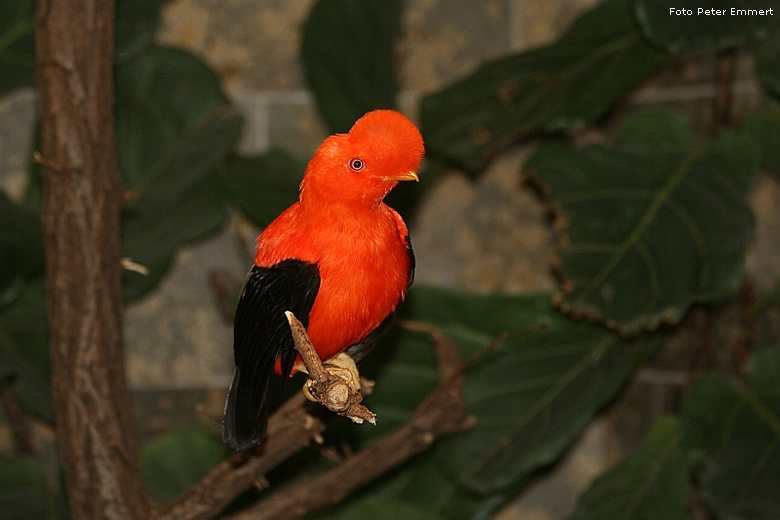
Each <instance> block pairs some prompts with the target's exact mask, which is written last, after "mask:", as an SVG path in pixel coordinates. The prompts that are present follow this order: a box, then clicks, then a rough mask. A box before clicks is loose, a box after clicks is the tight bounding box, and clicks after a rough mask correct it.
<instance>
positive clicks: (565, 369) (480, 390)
mask: <svg viewBox="0 0 780 520" xmlns="http://www.w3.org/2000/svg"><path fill="white" fill-rule="evenodd" d="M550 312H551V313H552V312H554V311H553V310H552V309H550ZM644 355H645V348H644V346H643V345H642V344H641V343H625V342H622V341H621V340H620V339H619V337H618V336H617V334H614V333H611V332H609V331H607V330H605V329H604V328H602V327H596V326H593V325H588V324H585V323H578V322H574V321H571V322H568V323H560V324H554V325H551V326H549V327H547V328H545V329H543V330H541V331H539V332H535V333H532V334H529V335H527V336H525V337H522V338H520V339H513V340H507V341H505V342H504V343H503V344H501V345H500V346H499V347H498V348H497V349H496V351H495V352H494V353H493V354H492V355H489V356H487V357H486V358H485V359H484V360H482V361H481V362H479V363H477V364H476V365H475V366H474V367H472V368H471V369H470V370H469V371H468V373H467V378H466V401H467V406H468V409H469V412H470V413H471V414H473V415H474V417H475V418H476V425H475V427H474V428H473V429H471V430H469V431H467V432H466V433H464V434H462V435H458V436H457V437H451V438H448V439H445V440H444V441H443V442H442V444H441V445H440V446H439V449H438V451H437V453H438V454H439V457H440V458H439V463H440V464H442V465H443V466H445V467H446V468H448V472H449V473H451V474H453V475H457V477H458V479H459V480H460V481H461V482H462V483H463V484H464V485H465V486H466V487H468V488H469V489H472V490H475V491H476V492H478V493H481V494H486V495H487V494H491V493H497V492H501V491H502V490H506V489H509V488H511V487H513V486H516V485H517V484H518V483H520V482H522V481H523V480H525V479H528V477H529V475H530V474H531V473H532V472H534V471H535V470H538V469H539V468H541V467H544V466H546V465H548V464H550V463H552V462H553V461H555V460H556V459H557V458H558V457H560V455H561V453H563V451H564V450H565V449H566V447H567V446H568V445H569V444H570V443H571V442H572V441H573V439H574V438H575V437H576V436H577V435H578V434H579V433H580V432H581V431H582V430H583V429H584V428H585V426H586V425H587V424H588V422H589V421H590V420H591V419H592V418H593V416H594V415H595V413H596V412H597V411H598V410H599V409H600V408H601V407H602V406H604V404H606V403H607V402H609V401H610V400H611V399H612V398H613V397H614V396H615V395H616V393H617V392H618V390H619V389H620V388H621V387H622V386H623V384H624V383H625V381H626V380H627V379H628V377H629V376H630V375H631V373H632V372H633V369H634V368H635V367H636V365H637V364H638V362H639V361H640V360H641V359H642V358H643V357H644Z"/></svg>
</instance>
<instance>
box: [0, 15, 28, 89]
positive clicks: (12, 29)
mask: <svg viewBox="0 0 780 520" xmlns="http://www.w3.org/2000/svg"><path fill="white" fill-rule="evenodd" d="M34 29H35V2H34V0H0V71H2V72H0V96H3V95H4V94H6V93H7V92H8V91H10V90H12V89H15V88H17V87H26V86H32V85H33V84H34V82H35V38H34V35H33V30H34Z"/></svg>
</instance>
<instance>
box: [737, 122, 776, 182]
mask: <svg viewBox="0 0 780 520" xmlns="http://www.w3.org/2000/svg"><path fill="white" fill-rule="evenodd" d="M742 131H743V135H744V136H745V137H748V138H750V139H752V140H753V142H754V143H755V144H756V147H757V148H758V151H759V156H760V164H761V167H762V168H764V169H766V170H768V171H770V172H772V173H774V174H775V175H777V176H778V177H780V147H778V146H777V143H780V109H777V108H775V109H771V110H768V111H766V112H764V113H761V114H749V115H747V116H746V117H745V121H744V122H743V123H742Z"/></svg>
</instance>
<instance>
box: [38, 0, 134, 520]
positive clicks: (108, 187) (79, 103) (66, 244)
mask: <svg viewBox="0 0 780 520" xmlns="http://www.w3.org/2000/svg"><path fill="white" fill-rule="evenodd" d="M114 9H115V7H114V1H113V0H79V1H73V0H39V2H38V5H37V17H36V18H37V19H36V24H37V25H36V61H37V65H36V76H37V78H36V79H37V88H38V100H39V111H40V126H41V155H40V162H41V165H42V166H43V168H42V170H43V173H42V176H43V196H44V207H43V216H42V219H43V229H44V234H45V247H46V276H47V291H48V311H49V321H50V326H51V357H52V365H53V367H52V371H53V375H52V391H53V394H54V395H53V398H54V410H55V421H56V428H57V439H58V448H59V453H60V460H61V463H62V466H63V469H64V472H65V479H66V484H67V487H68V493H69V496H68V499H69V504H70V508H71V512H72V517H73V518H104V519H115V518H116V519H119V518H122V519H134V518H139V519H140V518H148V517H149V501H148V498H147V495H146V493H145V490H144V487H143V482H142V480H141V476H140V475H141V473H140V468H139V462H138V449H137V446H136V440H135V434H134V428H133V425H132V420H131V417H130V407H129V398H128V392H127V387H126V383H125V376H124V363H123V353H122V324H121V309H122V307H121V305H122V299H121V298H122V295H121V290H122V288H121V267H120V258H121V255H120V244H119V236H120V211H121V204H122V182H121V178H120V176H119V172H118V169H117V160H116V150H115V135H114V98H113V96H114V80H113V49H114Z"/></svg>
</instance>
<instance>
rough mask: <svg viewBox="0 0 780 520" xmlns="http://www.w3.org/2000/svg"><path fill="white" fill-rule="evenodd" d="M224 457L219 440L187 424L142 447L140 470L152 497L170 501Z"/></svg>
mask: <svg viewBox="0 0 780 520" xmlns="http://www.w3.org/2000/svg"><path fill="white" fill-rule="evenodd" d="M224 458H225V447H224V446H223V445H222V442H221V441H220V440H219V439H218V438H217V437H215V436H214V435H213V434H212V433H210V432H209V431H208V430H206V429H203V428H190V429H186V430H177V431H172V432H169V433H165V434H163V435H160V436H159V437H157V438H156V439H154V440H153V441H151V442H149V443H147V444H146V445H145V446H144V447H143V449H142V451H141V470H142V472H143V476H144V482H145V483H146V487H147V489H148V490H149V494H150V495H151V497H152V498H153V499H154V500H157V501H159V502H162V503H166V502H170V501H171V500H173V499H174V498H176V497H177V496H178V495H179V494H180V493H182V492H183V491H185V490H187V489H188V488H189V487H190V486H192V485H193V484H195V483H196V482H197V481H199V480H200V479H201V478H203V477H205V476H206V474H207V473H208V472H209V471H210V470H211V469H213V468H214V466H216V465H217V464H219V463H220V462H221V461H222V459H224Z"/></svg>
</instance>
